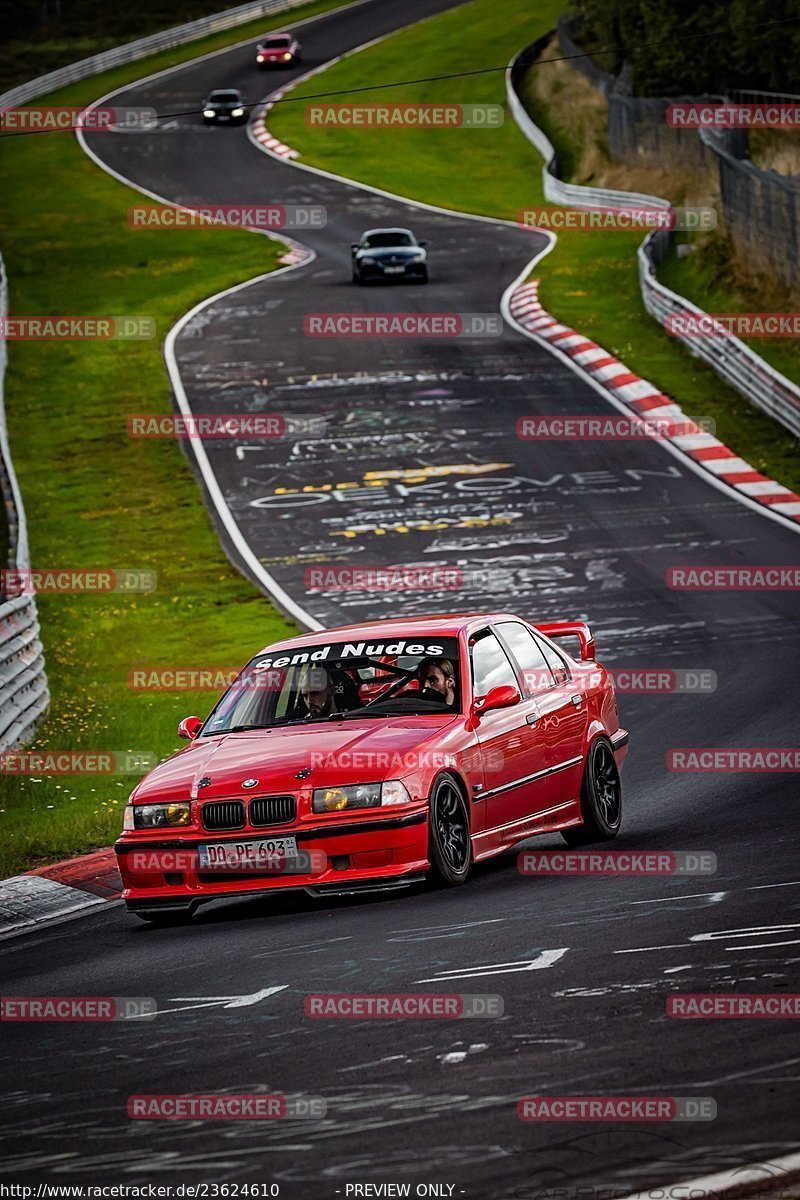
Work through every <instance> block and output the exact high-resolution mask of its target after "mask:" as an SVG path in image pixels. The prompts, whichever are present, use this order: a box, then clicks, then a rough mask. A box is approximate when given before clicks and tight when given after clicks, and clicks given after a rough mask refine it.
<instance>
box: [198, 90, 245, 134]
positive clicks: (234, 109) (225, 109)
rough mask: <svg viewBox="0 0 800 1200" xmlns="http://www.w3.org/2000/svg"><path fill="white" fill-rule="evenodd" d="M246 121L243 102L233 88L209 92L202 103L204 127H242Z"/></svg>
mask: <svg viewBox="0 0 800 1200" xmlns="http://www.w3.org/2000/svg"><path fill="white" fill-rule="evenodd" d="M246 120H247V114H246V111H245V106H244V101H243V100H242V97H241V94H240V93H239V92H237V91H235V90H234V89H233V88H225V89H219V90H218V91H216V92H209V95H208V99H207V100H204V101H203V124H204V125H220V124H222V125H243V124H244V122H245V121H246Z"/></svg>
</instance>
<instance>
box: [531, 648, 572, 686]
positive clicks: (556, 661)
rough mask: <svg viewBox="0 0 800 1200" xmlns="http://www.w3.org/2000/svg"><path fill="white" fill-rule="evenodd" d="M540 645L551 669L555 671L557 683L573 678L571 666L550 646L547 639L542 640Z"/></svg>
mask: <svg viewBox="0 0 800 1200" xmlns="http://www.w3.org/2000/svg"><path fill="white" fill-rule="evenodd" d="M539 645H540V646H541V647H542V652H543V653H544V656H545V658H546V659H547V662H548V664H549V666H550V670H551V671H552V672H553V675H554V677H555V681H556V683H566V682H567V680H569V679H571V675H570V670H569V667H568V666H567V664H566V663H565V662H564V659H563V658H562V657H561V655H560V654H559V653H558V651H557V650H554V649H553V647H552V646H548V644H547V642H545V641H540V642H539Z"/></svg>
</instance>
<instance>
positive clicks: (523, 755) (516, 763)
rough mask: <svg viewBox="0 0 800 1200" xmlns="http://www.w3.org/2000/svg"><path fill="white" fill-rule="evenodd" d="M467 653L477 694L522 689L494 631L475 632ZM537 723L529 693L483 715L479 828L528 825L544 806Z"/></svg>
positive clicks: (544, 768)
mask: <svg viewBox="0 0 800 1200" xmlns="http://www.w3.org/2000/svg"><path fill="white" fill-rule="evenodd" d="M469 652H470V669H471V675H472V691H473V697H474V698H476V697H478V696H485V695H486V693H487V692H488V691H489V690H490V689H491V688H493V687H499V686H502V685H503V684H508V685H510V686H511V687H514V688H517V689H519V688H520V680H519V678H518V675H517V671H516V668H515V667H514V666H513V665H512V662H511V659H510V658H509V655H508V653H507V651H506V649H505V648H504V646H503V645H502V644H501V642H500V641H499V639H498V638H497V635H496V634H495V633H494V632H493V631H492V630H491V629H489V628H488V627H487V628H486V629H482V630H479V631H478V632H477V633H475V634H473V635H471V637H470V640H469ZM538 721H539V712H538V709H537V705H536V701H535V700H534V699H533V698H531V697H528V698H523V699H522V700H521V702H520V703H519V704H515V705H512V706H511V707H510V708H501V709H496V710H494V711H493V712H487V713H484V714H483V715H482V716H481V717H480V720H479V723H478V726H477V729H476V737H477V740H478V744H479V745H480V748H481V757H482V759H483V766H484V784H483V788H482V791H481V792H480V800H481V801H482V808H483V814H482V820H481V821H480V823H479V824H480V828H481V829H483V830H489V829H496V828H498V827H499V826H508V825H511V824H513V823H515V822H517V823H524V821H525V819H526V818H527V817H529V816H530V814H531V812H535V811H536V810H537V809H538V808H539V807H540V806H541V807H544V806H545V802H546V800H545V795H546V772H547V762H546V752H545V747H544V742H543V741H542V739H541V738H540V737H539V736H538V735H537V724H538Z"/></svg>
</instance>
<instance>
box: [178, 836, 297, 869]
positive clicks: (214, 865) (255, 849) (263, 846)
mask: <svg viewBox="0 0 800 1200" xmlns="http://www.w3.org/2000/svg"><path fill="white" fill-rule="evenodd" d="M197 849H198V852H199V854H200V866H201V868H202V869H203V870H212V871H214V870H222V871H226V870H227V871H230V870H236V871H242V870H244V871H247V870H253V869H257V868H259V867H263V868H264V869H265V870H269V869H270V868H271V869H273V870H275V869H279V868H280V867H281V866H283V865H285V864H286V863H287V862H289V861H291V860H292V859H295V858H297V839H296V838H293V837H274V838H261V839H259V840H258V841H255V842H211V843H209V844H207V845H203V846H198V847H197Z"/></svg>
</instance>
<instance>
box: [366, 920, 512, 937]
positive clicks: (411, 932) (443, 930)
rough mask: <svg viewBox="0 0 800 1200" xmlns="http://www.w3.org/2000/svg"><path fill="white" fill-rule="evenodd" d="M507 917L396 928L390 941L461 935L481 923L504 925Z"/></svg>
mask: <svg viewBox="0 0 800 1200" xmlns="http://www.w3.org/2000/svg"><path fill="white" fill-rule="evenodd" d="M504 922H505V917H493V918H492V919H491V920H488V921H465V922H464V924H463V925H438V926H437V925H431V926H430V927H429V928H428V929H396V930H392V935H393V936H390V937H387V939H386V940H387V941H389V942H432V941H436V940H437V939H438V938H451V937H460V936H461V934H462V933H465V932H466V931H467V930H468V929H475V928H477V927H479V926H481V925H494V924H497V925H502V924H503V923H504Z"/></svg>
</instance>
